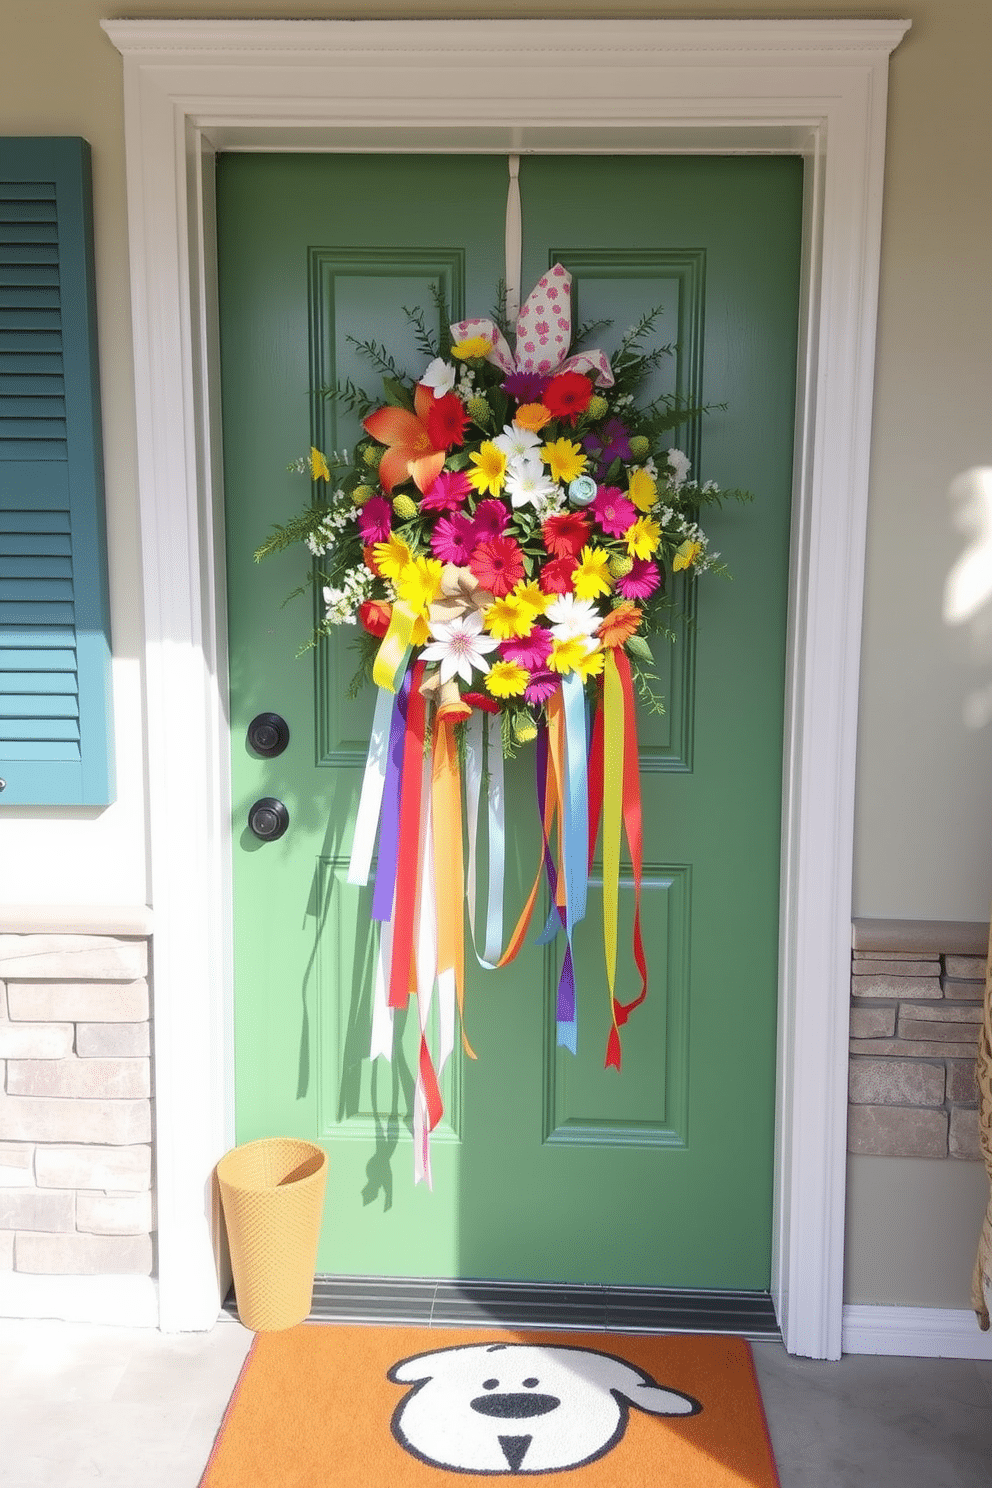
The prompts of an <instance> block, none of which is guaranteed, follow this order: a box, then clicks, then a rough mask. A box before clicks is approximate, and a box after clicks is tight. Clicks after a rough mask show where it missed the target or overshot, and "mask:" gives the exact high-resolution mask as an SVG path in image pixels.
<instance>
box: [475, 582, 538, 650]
mask: <svg viewBox="0 0 992 1488" xmlns="http://www.w3.org/2000/svg"><path fill="white" fill-rule="evenodd" d="M534 619H535V612H534V611H533V610H532V609H531V607H530V605H528V604H525V603H524V602H523V601H522V600H521V599H519V598H518V597H517V595H516V593H515V592H514V593H513V594H507V595H506V597H505V598H503V599H494V600H493V602H492V604H491V605H488V606H487V608H486V612H485V614H484V615H483V617H482V623H483V625H484V626H485V628H486V630H488V632H489V634H490V635H494V636H495V637H496V639H497V640H498V641H508V640H509V639H510V638H511V636H525V635H530V632H531V629H532V627H533V625H534Z"/></svg>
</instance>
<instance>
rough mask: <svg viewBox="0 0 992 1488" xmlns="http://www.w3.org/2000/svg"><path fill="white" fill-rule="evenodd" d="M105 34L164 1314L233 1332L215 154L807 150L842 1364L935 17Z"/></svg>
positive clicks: (800, 908) (813, 582)
mask: <svg viewBox="0 0 992 1488" xmlns="http://www.w3.org/2000/svg"><path fill="white" fill-rule="evenodd" d="M102 24H103V27H104V30H105V31H106V32H107V34H108V35H109V37H110V39H111V40H112V42H113V43H114V45H115V46H116V47H117V48H118V50H119V51H120V52H121V53H122V55H123V57H124V82H125V130H126V145H127V176H128V214H129V231H130V251H131V290H132V310H133V321H134V349H135V386H136V402H137V423H138V449H139V468H138V475H139V488H140V489H139V501H140V510H141V539H142V569H143V573H142V580H143V592H144V607H145V644H146V649H145V671H144V677H145V706H146V718H147V729H148V741H147V781H148V812H149V840H150V844H151V847H150V856H151V898H152V904H153V906H154V911H155V937H154V1020H155V1021H154V1027H155V1051H156V1053H155V1069H156V1097H157V1121H156V1156H157V1193H158V1215H159V1273H158V1281H159V1301H160V1325H161V1326H162V1327H163V1328H164V1329H167V1330H180V1329H187V1328H189V1329H197V1328H205V1327H209V1326H211V1324H212V1323H213V1321H214V1320H215V1318H216V1316H217V1312H218V1304H219V1290H218V1282H217V1273H216V1267H215V1263H214V1240H215V1236H216V1225H215V1222H214V1221H215V1212H214V1210H215V1205H214V1200H213V1197H212V1184H211V1172H212V1168H213V1164H214V1163H215V1162H216V1160H217V1158H218V1157H219V1156H220V1154H221V1153H222V1152H223V1151H224V1150H225V1149H226V1147H228V1146H229V1145H230V1143H231V1141H232V1139H233V1135H232V1134H233V1078H232V1063H233V1061H232V1057H231V1047H232V1039H231V1027H232V1005H233V998H232V976H231V952H230V945H231V913H232V911H231V888H230V881H231V820H230V815H231V813H230V792H229V780H228V730H227V681H226V638H225V604H224V593H223V582H224V580H223V556H222V555H223V525H222V515H223V514H222V482H221V472H220V454H219V450H220V434H219V430H220V423H219V417H218V407H219V398H218V372H217V357H216V322H215V311H216V304H215V293H214V278H215V247H214V233H213V171H212V165H213V157H214V154H215V152H216V151H219V150H226V149H276V150H279V149H307V150H313V149H325V150H338V151H364V150H373V151H375V150H388V151H421V152H423V151H441V152H449V151H451V152H466V151H468V152H472V151H490V152H492V151H498V152H509V151H518V152H521V153H527V152H532V151H543V152H575V153H610V154H615V153H660V152H665V153H674V152H679V153H687V152H709V153H713V152H717V153H722V154H726V153H780V152H788V153H793V154H801V155H802V156H803V157H804V158H805V161H806V191H805V221H804V235H803V241H804V247H803V278H802V302H801V325H800V350H799V369H798V387H797V414H796V458H795V480H794V491H795V495H794V505H793V523H792V553H791V569H790V605H789V622H788V659H787V680H786V717H785V740H784V751H785V752H784V783H783V792H784V794H783V831H782V899H781V929H780V989H779V1029H778V1037H779V1056H778V1095H777V1118H776V1152H775V1198H774V1218H773V1232H774V1241H773V1244H774V1253H773V1277H772V1291H773V1296H774V1300H775V1305H776V1308H777V1312H778V1317H779V1321H780V1323H781V1325H782V1330H783V1336H784V1338H785V1342H786V1346H787V1348H788V1349H789V1350H790V1351H791V1352H794V1353H800V1354H806V1355H810V1356H813V1357H826V1358H836V1357H838V1356H839V1354H840V1347H841V1306H842V1297H843V1240H844V1198H845V1171H846V1161H845V1148H846V1140H845V1135H846V1119H847V1090H846V1073H847V1023H848V996H849V972H850V922H851V875H852V851H853V846H852V845H853V821H854V769H855V740H856V727H857V702H858V674H859V660H860V644H861V593H862V582H863V571H864V547H865V526H866V506H867V493H868V459H869V444H870V436H871V402H872V380H873V372H874V346H875V317H876V299H877V284H878V263H879V239H880V225H881V201H882V171H883V159H884V139H885V104H886V88H887V77H888V58H889V54H890V52H891V51H892V50H893V48H894V47H895V46H896V45H897V44H898V42H899V41H900V39H901V38H902V36H903V35H904V34H905V31H906V30H907V29H908V23H906V22H900V21H663V20H650V21H639V20H616V21H614V20H590V21H565V20H554V21H498V20H495V21H443V22H441V21H403V22H400V21H388V22H387V21H106V22H103V23H102ZM194 740H195V741H196V743H195V746H192V745H191V744H190V741H194ZM732 995H733V989H732V988H728V996H732ZM728 1223H733V1218H732V1216H729V1215H728Z"/></svg>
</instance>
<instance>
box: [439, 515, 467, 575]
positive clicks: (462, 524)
mask: <svg viewBox="0 0 992 1488" xmlns="http://www.w3.org/2000/svg"><path fill="white" fill-rule="evenodd" d="M475 544H476V536H475V523H474V522H473V521H472V518H471V517H470V516H469V515H468V513H467V512H457V511H456V512H452V514H451V516H450V517H439V518H438V521H437V525H436V526H435V528H434V531H433V532H432V533H431V549H432V551H433V553H434V557H435V558H440V560H441V562H442V563H457V564H458V566H459V567H462V566H463V565H464V564H466V563H467V562H468V560H469V554H470V553H471V552H472V550H473V548H474V547H475Z"/></svg>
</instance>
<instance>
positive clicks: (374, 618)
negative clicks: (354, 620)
mask: <svg viewBox="0 0 992 1488" xmlns="http://www.w3.org/2000/svg"><path fill="white" fill-rule="evenodd" d="M392 613H393V607H392V605H391V604H386V602H385V600H382V599H367V600H366V601H365V602H364V604H360V605H359V606H358V618H359V620H361V622H362V624H363V625H364V626H365V629H366V630H367V631H368V633H369V635H374V636H384V635H385V634H386V631H387V630H388V629H389V621H390V619H391V617H392Z"/></svg>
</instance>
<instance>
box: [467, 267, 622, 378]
mask: <svg viewBox="0 0 992 1488" xmlns="http://www.w3.org/2000/svg"><path fill="white" fill-rule="evenodd" d="M571 285H572V276H571V274H570V273H569V272H568V270H567V269H566V268H564V267H563V266H562V265H561V264H560V263H556V264H555V265H554V267H553V268H551V269H549V270H548V272H547V273H546V274H545V275H544V276H543V278H541V279H539V280H538V281H537V283H536V285H535V286H534V288H533V289H532V290H531V292H530V294H529V295H528V296H527V299H526V300H525V301H524V303H523V304H522V305H521V307H520V314H519V316H518V317H517V354H516V357H514V355H513V353H512V352H511V351H510V348H509V346H507V344H506V340H505V338H504V337H503V335H502V333H501V332H500V330H499V329H498V327H497V326H496V325H495V324H494V322H493V321H491V320H459V321H458V322H457V323H456V324H455V325H453V326H452V327H451V335H452V338H453V340H454V342H455V344H456V345H457V344H458V343H459V342H461V341H468V340H469V339H470V338H472V337H475V336H481V337H483V338H485V339H486V340H488V342H489V345H490V349H489V351H488V352H486V353H485V357H486V360H487V361H489V362H495V363H496V365H497V367H500V368H502V370H503V371H504V372H506V373H508V374H512V373H514V372H531V373H535V374H537V375H538V376H540V377H551V376H554V375H556V374H557V373H559V372H587V373H589V375H590V376H591V377H592V378H593V380H594V381H595V382H596V383H597V384H598V385H599V386H600V387H612V386H613V372H612V369H611V368H610V363H609V358H608V357H607V355H606V353H605V352H604V351H598V350H597V351H580V352H577V353H576V354H575V356H568V355H567V354H566V353H567V352H568V348H569V346H570V345H571V341H572V298H571Z"/></svg>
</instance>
